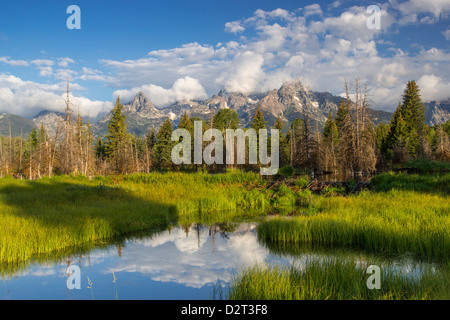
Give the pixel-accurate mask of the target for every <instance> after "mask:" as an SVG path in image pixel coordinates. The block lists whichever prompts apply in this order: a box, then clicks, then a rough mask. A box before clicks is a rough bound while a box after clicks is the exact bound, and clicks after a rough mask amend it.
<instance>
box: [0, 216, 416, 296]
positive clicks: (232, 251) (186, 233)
mask: <svg viewBox="0 0 450 320" xmlns="http://www.w3.org/2000/svg"><path fill="white" fill-rule="evenodd" d="M256 226H257V225H256V224H254V223H243V224H237V225H221V226H220V225H219V226H212V227H211V226H204V225H192V226H190V227H185V228H182V227H174V228H172V229H171V230H167V231H164V232H159V233H157V234H152V235H144V236H139V237H135V238H133V239H127V240H123V241H120V242H118V243H115V244H111V245H106V246H103V247H102V248H97V249H93V250H90V251H89V252H87V253H83V254H77V255H72V256H66V257H63V258H60V259H58V261H56V262H55V261H51V260H48V261H47V262H39V263H35V264H30V265H29V266H27V267H25V268H23V270H22V271H14V272H9V273H6V275H3V278H2V279H1V280H0V299H1V300H8V299H20V300H27V299H38V300H41V299H51V300H67V299H68V300H91V299H94V300H113V299H119V300H126V299H145V300H155V299H156V300H191V299H192V300H196V299H212V298H213V292H214V288H217V287H218V284H220V285H221V287H222V289H223V291H225V292H226V289H227V285H228V284H229V282H230V281H231V280H232V279H233V276H234V275H235V273H236V272H237V271H239V270H240V269H242V268H245V267H249V266H253V265H254V264H255V263H259V264H261V263H265V264H268V265H285V266H289V265H296V266H301V264H302V261H303V262H304V261H305V259H306V260H307V259H311V258H318V259H321V258H322V257H324V256H327V255H328V254H326V255H323V254H322V253H316V252H304V253H302V252H300V253H299V252H296V253H286V252H285V253H283V254H279V253H274V252H276V250H275V251H274V250H273V248H272V249H271V250H269V249H268V247H267V246H266V245H264V244H262V243H261V242H259V241H258V238H257V233H256ZM399 261H400V264H399V266H400V267H401V268H402V269H403V270H406V272H407V273H408V274H409V275H410V276H415V274H416V272H417V270H420V269H417V268H416V267H415V264H412V265H411V264H410V263H409V262H405V261H401V259H400V260H399ZM69 265H71V266H77V267H79V268H80V277H79V283H80V289H72V290H69V289H68V284H67V281H68V273H67V268H68V266H69ZM411 266H412V267H411ZM416 276H417V274H416ZM72 283H75V282H72Z"/></svg>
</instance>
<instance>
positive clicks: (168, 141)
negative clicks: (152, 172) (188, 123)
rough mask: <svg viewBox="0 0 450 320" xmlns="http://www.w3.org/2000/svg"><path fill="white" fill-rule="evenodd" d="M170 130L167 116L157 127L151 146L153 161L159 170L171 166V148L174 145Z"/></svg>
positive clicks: (171, 128)
mask: <svg viewBox="0 0 450 320" xmlns="http://www.w3.org/2000/svg"><path fill="white" fill-rule="evenodd" d="M172 132H173V127H172V121H170V119H169V118H167V119H166V120H165V121H164V122H163V123H162V125H161V127H160V128H159V131H158V134H157V135H156V143H155V145H154V146H153V162H154V163H155V165H156V166H157V167H158V169H160V170H161V169H162V168H168V167H169V166H172V149H173V147H174V145H175V144H174V142H173V141H172Z"/></svg>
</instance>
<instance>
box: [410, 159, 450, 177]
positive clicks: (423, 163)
mask: <svg viewBox="0 0 450 320" xmlns="http://www.w3.org/2000/svg"><path fill="white" fill-rule="evenodd" d="M405 167H406V168H410V169H416V170H418V171H420V173H422V174H430V173H433V172H449V171H450V163H449V162H441V161H432V160H427V159H415V160H411V161H408V162H407V163H406V165H405Z"/></svg>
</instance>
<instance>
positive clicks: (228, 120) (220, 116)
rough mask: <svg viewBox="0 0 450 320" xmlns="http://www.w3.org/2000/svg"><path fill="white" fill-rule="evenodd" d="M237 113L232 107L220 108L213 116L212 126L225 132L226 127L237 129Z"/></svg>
mask: <svg viewBox="0 0 450 320" xmlns="http://www.w3.org/2000/svg"><path fill="white" fill-rule="evenodd" d="M239 122H240V120H239V115H238V113H237V112H236V110H233V109H220V110H219V111H218V112H217V113H216V114H215V115H214V118H213V127H214V128H215V129H218V130H220V131H221V132H225V130H226V129H233V130H235V129H237V128H238V127H239Z"/></svg>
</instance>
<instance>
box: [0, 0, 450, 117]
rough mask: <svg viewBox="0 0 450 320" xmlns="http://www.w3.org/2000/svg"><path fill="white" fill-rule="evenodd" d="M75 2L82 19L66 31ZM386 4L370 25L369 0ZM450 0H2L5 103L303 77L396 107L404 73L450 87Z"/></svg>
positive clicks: (194, 90)
mask: <svg viewBox="0 0 450 320" xmlns="http://www.w3.org/2000/svg"><path fill="white" fill-rule="evenodd" d="M69 5H78V6H79V7H80V9H81V30H69V29H68V28H67V27H66V21H67V19H68V18H69V16H70V14H67V13H66V10H67V7H68V6H69ZM370 5H377V6H378V7H379V8H380V9H381V11H380V14H381V20H380V22H381V28H380V29H379V30H377V29H375V30H370V29H368V28H367V25H366V22H367V19H368V18H369V17H370V16H371V13H368V12H367V7H368V6H370ZM449 14H450V0H402V1H397V0H390V1H381V2H376V1H347V0H337V1H292V0H290V1H288V0H285V1H261V0H260V1H253V0H244V1H243V0H240V1H236V0H227V1H223V0H220V1H219V0H207V1H205V0H197V1H183V0H152V1H148V0H147V1H144V0H132V1H114V0H109V1H106V0H95V1H92V0H91V1H84V0H72V1H61V0H53V1H31V0H29V1H23V0H16V1H2V2H1V3H0V113H1V112H8V113H14V114H18V115H22V116H27V117H32V116H34V115H35V114H37V113H38V112H39V111H40V110H42V109H48V110H61V109H62V108H63V107H64V104H63V101H64V99H63V94H64V90H65V79H66V78H67V77H69V78H70V82H71V87H72V91H73V95H74V99H73V101H74V104H75V106H76V107H77V108H79V109H80V111H81V112H82V114H84V115H90V116H92V117H95V116H96V115H97V114H98V113H99V112H102V111H108V110H109V109H111V108H112V102H113V101H114V100H115V97H117V95H120V96H121V97H122V100H124V101H126V100H129V99H131V97H132V96H133V95H134V94H136V93H137V92H138V91H144V93H146V94H147V95H148V96H149V98H150V100H152V101H153V102H154V103H155V104H156V105H157V106H161V107H163V106H165V105H167V104H169V103H172V102H174V101H176V100H183V99H205V98H207V97H210V96H212V95H213V94H215V93H217V92H218V91H219V90H220V89H223V88H226V89H228V90H230V91H241V92H244V93H259V92H265V91H268V90H271V89H275V88H278V87H279V86H280V85H281V84H282V83H283V82H286V81H296V80H300V81H302V83H303V84H304V85H305V86H307V87H309V88H310V89H312V90H316V91H329V92H331V93H333V94H340V93H342V89H343V86H344V81H348V82H349V83H351V82H352V80H353V79H355V78H356V77H358V78H360V79H361V81H362V82H363V83H366V84H367V87H368V89H369V94H370V96H371V98H372V100H373V107H375V108H378V109H385V110H393V109H395V107H396V106H397V104H398V101H399V100H400V99H401V94H402V91H403V88H404V85H405V83H406V81H408V80H411V79H414V80H416V81H418V83H419V86H420V87H421V89H422V96H423V99H424V100H440V99H445V98H448V97H449V96H450V52H449V43H450V27H449V22H450V16H449Z"/></svg>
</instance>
